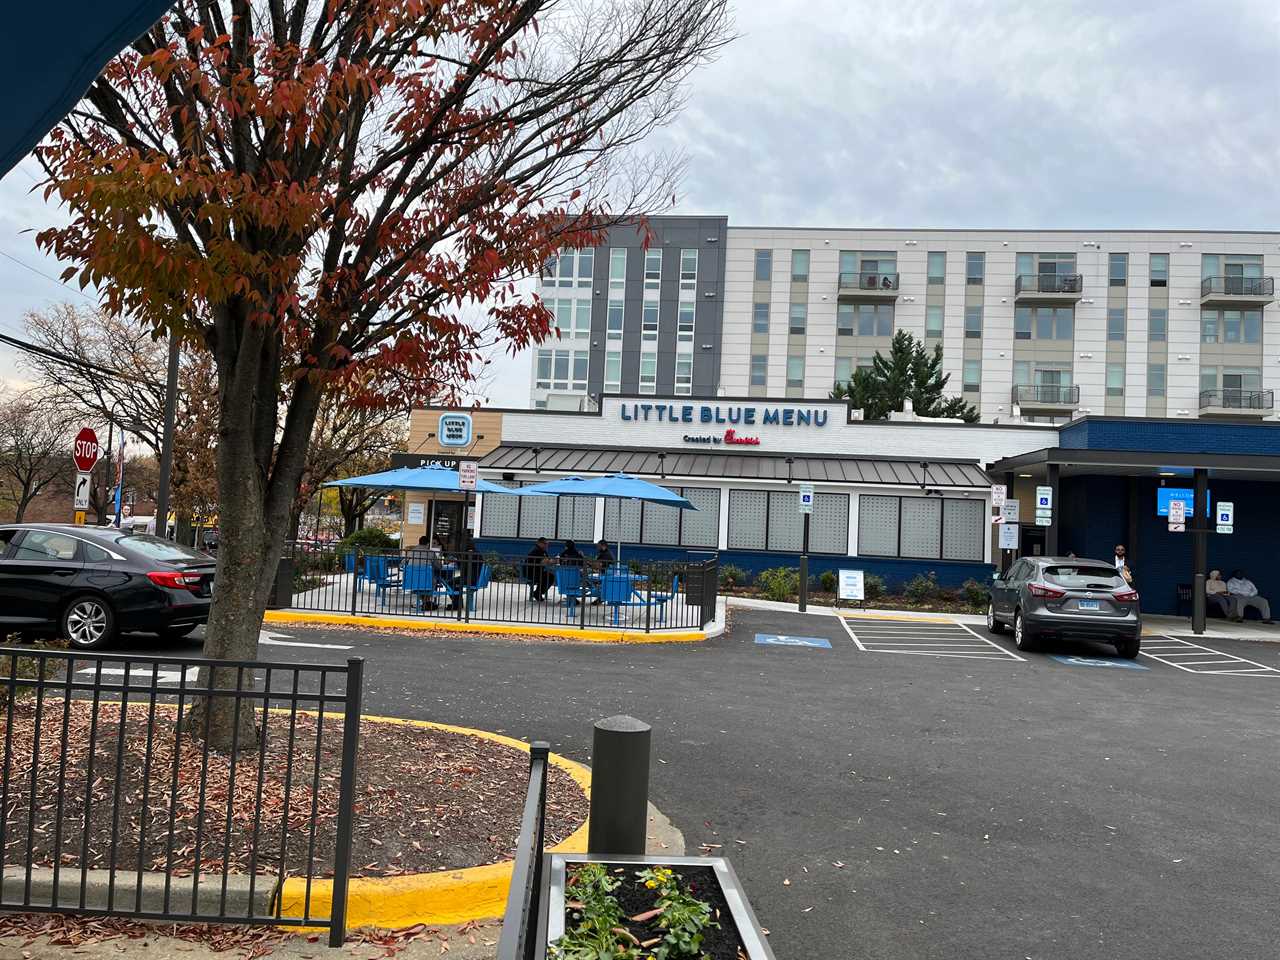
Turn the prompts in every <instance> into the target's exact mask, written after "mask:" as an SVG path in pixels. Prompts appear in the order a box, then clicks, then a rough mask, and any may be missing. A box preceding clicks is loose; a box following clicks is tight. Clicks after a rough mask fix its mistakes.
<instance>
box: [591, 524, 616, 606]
mask: <svg viewBox="0 0 1280 960" xmlns="http://www.w3.org/2000/svg"><path fill="white" fill-rule="evenodd" d="M616 563H617V560H615V559H614V556H613V551H612V550H610V549H609V541H608V540H601V541H599V542H598V543H597V544H596V555H595V557H593V558H592V560H591V565H592V566H593V567H595V568H596V569H597V570H598V571H600V575H601V576H603V575H604V574H606V573H608V572H609V568H610V567H612V566H613V565H614V564H616ZM594 593H595V595H596V598H595V599H594V600H592V601H591V602H592V603H593V604H598V603H602V602H603V601H602V600H601V599H600V590H599V587H596V589H595V590H594Z"/></svg>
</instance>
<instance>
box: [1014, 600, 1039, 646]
mask: <svg viewBox="0 0 1280 960" xmlns="http://www.w3.org/2000/svg"><path fill="white" fill-rule="evenodd" d="M1013 642H1014V645H1015V646H1017V648H1018V649H1019V650H1021V651H1023V652H1024V653H1025V652H1029V651H1031V650H1035V649H1036V647H1037V646H1039V644H1038V643H1037V642H1036V635H1035V634H1034V633H1032V632H1031V629H1030V628H1029V627H1028V626H1027V624H1026V621H1025V620H1024V619H1023V617H1022V611H1021V610H1015V611H1014V612H1013Z"/></svg>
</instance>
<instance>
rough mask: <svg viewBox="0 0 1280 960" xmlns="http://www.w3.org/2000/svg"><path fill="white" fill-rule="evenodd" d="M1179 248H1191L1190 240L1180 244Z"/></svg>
mask: <svg viewBox="0 0 1280 960" xmlns="http://www.w3.org/2000/svg"><path fill="white" fill-rule="evenodd" d="M1178 246H1180V247H1189V246H1191V241H1190V240H1183V241H1182V242H1181V243H1179V244H1178Z"/></svg>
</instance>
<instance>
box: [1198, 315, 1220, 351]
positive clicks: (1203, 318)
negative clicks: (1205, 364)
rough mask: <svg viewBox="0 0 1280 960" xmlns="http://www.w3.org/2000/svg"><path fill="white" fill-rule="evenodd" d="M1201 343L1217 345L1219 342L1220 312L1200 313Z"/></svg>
mask: <svg viewBox="0 0 1280 960" xmlns="http://www.w3.org/2000/svg"><path fill="white" fill-rule="evenodd" d="M1200 342H1201V343H1217V342H1218V311H1216V310H1201V311H1200Z"/></svg>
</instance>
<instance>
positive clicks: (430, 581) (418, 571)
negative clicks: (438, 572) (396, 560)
mask: <svg viewBox="0 0 1280 960" xmlns="http://www.w3.org/2000/svg"><path fill="white" fill-rule="evenodd" d="M438 586H439V585H438V584H437V583H436V578H435V571H434V570H433V569H432V568H431V564H429V563H407V564H405V567H404V575H403V576H402V577H401V580H400V589H401V590H403V591H404V592H405V593H408V594H412V595H413V598H414V600H415V601H416V602H417V605H418V609H419V610H422V609H423V607H424V606H425V601H426V598H427V597H432V596H435V594H436V592H437V588H438Z"/></svg>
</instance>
